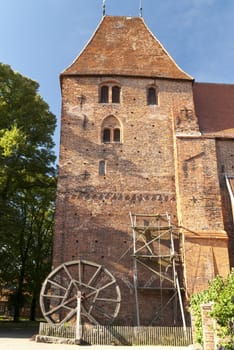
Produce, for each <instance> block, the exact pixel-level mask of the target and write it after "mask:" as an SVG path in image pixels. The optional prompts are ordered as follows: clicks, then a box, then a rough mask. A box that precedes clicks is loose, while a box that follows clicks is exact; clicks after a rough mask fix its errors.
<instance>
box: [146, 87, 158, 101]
mask: <svg viewBox="0 0 234 350" xmlns="http://www.w3.org/2000/svg"><path fill="white" fill-rule="evenodd" d="M147 99H148V101H147V102H148V105H156V104H158V101H157V94H156V89H155V88H153V87H151V88H149V89H148V97H147Z"/></svg>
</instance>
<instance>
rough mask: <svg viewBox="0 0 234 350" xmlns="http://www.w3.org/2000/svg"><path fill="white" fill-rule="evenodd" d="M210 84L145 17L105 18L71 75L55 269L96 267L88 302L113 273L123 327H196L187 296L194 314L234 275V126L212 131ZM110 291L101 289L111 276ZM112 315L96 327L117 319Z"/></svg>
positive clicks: (66, 84) (65, 97) (67, 76)
mask: <svg viewBox="0 0 234 350" xmlns="http://www.w3.org/2000/svg"><path fill="white" fill-rule="evenodd" d="M208 85H209V84H197V83H194V79H193V78H192V77H191V76H189V75H188V74H187V73H185V72H184V71H183V70H181V69H180V68H179V67H178V65H177V64H176V63H175V62H174V60H173V59H172V58H171V56H170V55H169V54H168V53H167V52H166V50H165V49H164V47H163V46H162V45H161V43H160V42H159V41H158V40H157V39H156V38H155V37H154V35H153V34H152V33H151V31H150V30H149V29H148V27H147V26H146V25H145V23H144V20H143V19H142V18H140V17H139V18H137V17H115V16H104V17H103V19H102V21H101V23H100V24H99V26H98V28H97V30H96V31H95V33H94V34H93V36H92V38H91V39H90V41H89V42H88V44H87V45H86V47H85V48H84V50H83V51H82V52H81V54H80V55H79V56H78V57H77V58H76V59H75V61H74V62H73V63H72V64H71V65H70V66H69V67H68V68H67V69H66V70H65V71H64V72H63V73H62V74H61V90H62V121H61V146H60V160H59V177H58V189H57V203H56V217H55V233H54V256H53V265H54V268H56V267H57V266H59V265H60V264H63V263H65V262H68V261H78V265H77V266H79V268H81V267H82V268H85V265H89V262H93V263H94V266H95V267H96V272H94V273H93V274H91V275H90V276H91V277H88V278H87V279H86V283H84V285H85V288H86V292H85V293H84V296H83V298H84V299H85V296H87V295H91V294H89V292H88V290H89V289H90V290H92V288H93V285H92V284H93V283H94V280H95V279H96V277H97V276H98V274H99V271H100V269H101V267H104V268H105V269H107V271H109V272H110V274H111V275H112V276H113V277H114V280H115V283H116V284H117V285H118V288H119V291H120V294H121V301H120V298H119V299H118V302H119V304H120V305H119V309H118V313H117V312H115V315H114V316H115V322H116V323H118V324H129V325H130V324H142V325H150V324H152V325H156V324H157V325H158V324H159V325H166V324H169V325H171V324H181V323H182V321H183V317H184V318H185V319H186V322H187V318H186V313H185V312H184V314H183V312H182V309H181V300H182V304H183V307H184V306H185V305H186V303H187V300H188V298H189V296H190V295H191V294H192V293H194V292H195V291H198V290H201V289H202V288H205V287H206V286H207V282H208V280H210V279H212V278H214V277H215V275H216V274H221V275H226V274H227V273H228V272H229V268H230V267H229V264H230V259H229V253H228V244H229V236H230V235H231V234H233V232H232V230H233V226H232V213H231V206H230V203H229V197H228V191H227V188H226V184H225V180H224V176H223V175H224V167H226V168H225V169H226V170H228V169H229V175H230V176H231V175H233V170H232V167H231V166H230V162H231V159H232V158H231V154H234V146H233V127H234V126H233V125H231V126H230V122H229V121H227V124H228V127H227V129H226V131H227V130H228V128H229V131H230V130H231V131H230V132H229V135H227V134H226V135H223V134H222V132H221V131H220V130H221V128H220V129H219V131H220V132H219V136H218V138H217V135H216V134H217V130H216V129H215V130H213V131H212V130H211V131H210V127H211V126H212V127H214V128H215V126H214V124H213V122H212V121H211V122H210V121H209V116H208V115H207V114H205V117H204V118H203V111H206V110H207V109H206V106H204V105H202V103H203V102H204V101H203V99H202V98H203V97H204V96H206V97H207V98H208V97H209V96H210V95H211V94H210V89H208V87H209V86H208ZM211 88H214V89H215V91H217V90H216V87H215V86H214V87H213V86H211ZM230 89H232V91H233V87H232V86H230V87H229V88H228V92H227V93H230V91H231V90H230ZM222 91H223V90H222ZM212 95H213V94H212ZM194 101H195V103H196V104H197V105H195V104H194ZM197 110H198V111H199V115H198V113H197ZM202 118H203V119H202ZM207 118H208V119H207ZM232 124H233V123H232ZM206 126H207V129H206ZM202 128H203V129H202ZM222 141H223V142H224V143H222ZM226 152H228V155H227V153H226ZM225 157H226V158H225ZM219 158H220V159H222V162H221V161H220V162H219ZM224 158H225V159H226V160H225V159H224ZM227 158H228V159H227ZM220 179H221V180H220ZM229 183H230V184H231V185H232V183H231V180H230V182H229ZM222 189H223V191H224V192H223V193H224V194H222V192H221V191H222ZM224 202H225V203H227V202H228V204H225V205H224V204H223V203H224ZM227 228H228V229H229V232H228V231H227ZM80 262H82V264H81V263H80ZM98 283H99V287H98V288H99V291H98V293H99V292H101V291H103V288H102V287H101V286H102V285H104V286H106V280H105V277H102V279H101V281H99V282H98ZM84 285H83V286H84ZM81 286H82V284H81ZM111 293H112V292H110V294H108V293H107V295H106V296H105V297H103V298H98V297H97V295H96V299H95V300H92V302H90V305H91V306H90V305H89V309H88V311H87V312H88V313H90V314H92V312H91V311H90V310H92V311H93V310H94V309H95V305H94V304H95V303H97V302H98V300H99V301H100V300H101V299H102V301H106V300H107V299H108V297H109V298H110V300H109V301H110V303H111V299H114V296H113V297H112V296H111V295H112V294H111ZM108 295H109V296H108ZM174 296H175V298H174ZM177 297H178V298H177ZM176 298H177V302H178V305H179V304H180V306H178V307H177V308H178V309H179V310H180V309H181V312H178V315H176V316H175V309H176V302H170V301H171V300H173V299H176ZM100 302H101V301H100ZM113 303H116V301H115V300H114V301H113ZM104 308H105V306H103V305H100V306H99V307H97V308H96V314H95V312H94V313H93V314H92V316H90V318H89V320H92V317H93V319H96V318H99V319H100V322H102V321H103V322H105V321H106V319H105V317H106V318H107V319H108V311H106V312H105V311H103V310H104ZM108 308H109V306H108V307H107V309H108ZM110 308H111V306H110ZM98 310H99V315H98ZM100 310H101V311H100ZM160 310H161V311H162V310H163V312H162V313H161V314H160Z"/></svg>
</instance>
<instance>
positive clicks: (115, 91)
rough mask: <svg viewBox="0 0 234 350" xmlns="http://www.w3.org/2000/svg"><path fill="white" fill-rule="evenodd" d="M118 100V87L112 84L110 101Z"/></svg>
mask: <svg viewBox="0 0 234 350" xmlns="http://www.w3.org/2000/svg"><path fill="white" fill-rule="evenodd" d="M119 102H120V87H118V86H113V87H112V103H119Z"/></svg>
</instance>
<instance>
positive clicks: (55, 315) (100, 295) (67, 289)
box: [40, 260, 121, 324]
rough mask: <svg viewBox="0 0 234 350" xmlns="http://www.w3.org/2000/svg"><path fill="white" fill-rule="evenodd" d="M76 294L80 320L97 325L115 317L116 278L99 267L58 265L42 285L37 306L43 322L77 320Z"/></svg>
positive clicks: (117, 303) (117, 300) (81, 262)
mask: <svg viewBox="0 0 234 350" xmlns="http://www.w3.org/2000/svg"><path fill="white" fill-rule="evenodd" d="M108 288H109V290H108ZM78 292H79V293H80V294H81V319H83V320H85V319H86V320H88V322H91V323H93V324H100V323H102V322H106V320H108V322H109V321H113V319H114V318H115V317H116V316H117V314H118V311H119V308H120V299H121V298H120V291H119V287H118V285H117V283H116V279H115V277H114V276H113V275H112V274H111V273H110V272H109V271H108V270H107V269H106V268H104V267H103V266H102V265H98V264H96V263H94V262H90V261H86V260H78V261H70V262H66V263H63V264H61V265H60V266H59V267H57V268H56V269H55V270H53V271H52V272H51V273H50V274H49V276H48V277H47V279H46V280H45V282H44V283H43V286H42V290H41V294H40V304H41V310H42V313H43V315H44V317H45V319H46V320H47V321H48V322H51V323H57V322H59V324H63V323H64V322H68V321H71V320H72V319H74V318H76V313H77V300H78V299H77V296H78V294H79V293H78ZM108 292H110V293H109V294H110V296H109V297H108ZM50 293H51V294H50ZM111 304H113V305H111ZM110 310H113V311H110Z"/></svg>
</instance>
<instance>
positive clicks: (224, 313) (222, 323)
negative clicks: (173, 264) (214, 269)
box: [190, 270, 234, 349]
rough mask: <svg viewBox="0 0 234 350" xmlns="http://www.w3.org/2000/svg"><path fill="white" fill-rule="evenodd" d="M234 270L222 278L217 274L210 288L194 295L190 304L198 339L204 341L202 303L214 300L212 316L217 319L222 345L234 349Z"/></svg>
mask: <svg viewBox="0 0 234 350" xmlns="http://www.w3.org/2000/svg"><path fill="white" fill-rule="evenodd" d="M233 299H234V270H232V271H231V273H230V274H229V275H228V276H227V278H222V277H221V276H217V277H216V278H215V279H214V280H213V281H211V282H210V283H209V287H208V289H206V290H204V291H201V292H200V293H196V294H194V295H193V296H192V298H191V301H190V304H191V309H192V312H193V315H194V316H195V329H196V341H198V342H199V343H202V319H201V304H204V303H208V302H213V303H214V306H213V310H212V312H211V315H210V316H211V317H213V318H214V319H215V320H216V321H217V325H218V335H219V336H220V338H221V339H222V345H225V347H226V348H227V349H234V346H233V344H234V332H233V326H234V300H233Z"/></svg>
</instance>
